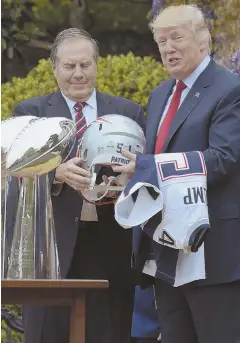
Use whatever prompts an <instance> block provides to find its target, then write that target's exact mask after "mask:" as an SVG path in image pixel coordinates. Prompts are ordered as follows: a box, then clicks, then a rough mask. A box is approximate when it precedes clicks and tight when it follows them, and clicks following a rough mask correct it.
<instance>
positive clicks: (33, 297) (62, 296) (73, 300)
mask: <svg viewBox="0 0 240 343" xmlns="http://www.w3.org/2000/svg"><path fill="white" fill-rule="evenodd" d="M1 284H2V304H28V305H30V304H31V305H40V306H48V305H68V306H70V307H71V318H70V339H69V342H70V343H85V297H86V293H87V292H91V289H96V288H98V289H100V288H102V289H106V288H108V281H105V280H2V282H1Z"/></svg>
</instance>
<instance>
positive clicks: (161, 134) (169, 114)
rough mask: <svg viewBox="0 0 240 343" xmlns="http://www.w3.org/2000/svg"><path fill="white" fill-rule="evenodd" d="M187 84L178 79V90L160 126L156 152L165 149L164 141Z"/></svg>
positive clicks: (158, 152)
mask: <svg viewBox="0 0 240 343" xmlns="http://www.w3.org/2000/svg"><path fill="white" fill-rule="evenodd" d="M186 87H187V86H186V85H185V83H183V81H181V80H180V81H178V83H177V86H176V90H175V92H174V94H173V97H172V99H171V102H170V105H169V108H168V110H167V113H166V115H165V117H164V119H163V122H162V124H161V126H160V129H159V131H158V136H157V140H156V144H155V151H154V154H160V152H161V151H162V149H163V146H164V143H165V141H166V138H167V135H168V132H169V129H170V127H171V123H172V121H173V118H174V117H175V114H176V112H177V110H178V107H179V103H180V99H181V94H182V91H183V90H184V89H185V88H186Z"/></svg>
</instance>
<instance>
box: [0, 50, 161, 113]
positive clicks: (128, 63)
mask: <svg viewBox="0 0 240 343" xmlns="http://www.w3.org/2000/svg"><path fill="white" fill-rule="evenodd" d="M167 78H168V73H167V71H166V70H165V68H164V67H163V66H162V65H161V64H160V63H159V62H157V61H156V60H154V59H153V58H151V57H143V58H142V57H138V56H134V55H133V54H132V53H129V54H127V55H120V56H107V57H105V58H103V57H100V59H99V64H98V81H97V88H98V89H99V90H100V91H101V92H104V93H109V94H113V95H117V96H122V97H125V98H128V99H131V100H133V101H136V102H138V103H140V104H141V105H142V106H143V107H144V108H146V105H147V101H148V97H149V94H150V92H151V90H152V89H153V88H155V87H156V86H157V85H158V84H159V83H161V82H163V81H164V80H166V79H167ZM56 87H57V85H56V81H55V78H54V76H53V73H52V69H51V65H50V62H49V60H45V59H42V60H40V61H39V63H38V65H37V66H36V67H35V68H33V69H32V70H31V71H30V72H29V73H28V75H27V76H26V77H25V78H13V80H12V82H7V83H5V84H3V85H2V119H4V118H7V117H9V116H11V114H12V110H13V108H14V106H15V104H17V103H18V102H20V101H22V100H25V99H28V98H31V97H33V96H37V95H44V94H47V93H50V92H53V91H54V90H55V89H56Z"/></svg>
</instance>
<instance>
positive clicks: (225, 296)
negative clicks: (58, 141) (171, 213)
mask: <svg viewBox="0 0 240 343" xmlns="http://www.w3.org/2000/svg"><path fill="white" fill-rule="evenodd" d="M151 28H152V31H153V35H154V39H155V41H156V43H157V44H158V47H159V51H160V54H161V57H162V61H163V64H164V66H165V67H166V68H167V70H168V72H169V74H170V76H171V78H170V79H169V80H167V81H166V82H164V83H162V84H160V85H159V86H158V87H157V88H156V89H154V90H153V91H152V93H151V96H150V99H149V104H148V114H147V128H146V139H147V149H148V150H147V153H148V154H161V153H178V152H188V151H202V152H203V156H204V159H205V163H206V168H207V198H208V211H209V218H210V225H211V230H210V231H209V232H208V233H207V234H206V236H205V240H204V245H203V246H202V247H201V249H199V251H197V252H190V253H189V254H190V255H189V256H190V258H193V259H194V256H198V255H197V254H200V251H203V255H202V257H201V261H200V262H201V263H200V264H201V265H202V263H204V264H203V265H204V273H202V275H200V274H199V267H198V264H195V265H192V266H191V267H188V269H187V271H188V276H187V277H186V279H185V280H181V285H180V284H179V286H178V287H174V284H176V282H175V281H176V279H177V278H178V276H179V274H180V273H181V268H182V267H184V262H183V261H184V255H183V254H184V253H183V252H182V251H180V250H177V249H172V248H170V247H167V246H164V245H162V244H159V243H156V242H153V241H152V240H151V239H150V238H149V237H148V236H147V234H145V233H144V232H141V242H140V244H139V249H138V252H137V254H136V257H135V263H136V266H138V268H140V269H141V270H142V271H144V273H146V274H150V275H152V276H154V277H151V279H152V281H153V282H154V287H155V295H156V303H157V307H158V311H159V320H160V324H161V337H162V343H237V342H240V79H239V78H238V77H237V76H235V75H233V74H231V73H230V72H229V71H227V70H225V69H224V68H222V67H220V66H218V65H217V64H216V63H215V62H214V61H213V60H212V59H211V57H210V56H209V53H210V44H211V36H210V33H209V31H208V28H207V26H206V24H205V21H204V17H203V14H202V12H201V10H200V9H198V8H197V7H196V6H193V5H179V6H170V7H167V8H165V9H164V10H163V11H162V12H160V13H159V15H158V16H157V17H156V18H155V19H154V20H153V21H152V23H151ZM123 154H124V155H125V156H127V157H129V158H130V159H131V160H132V161H131V162H130V163H129V164H128V165H127V166H124V167H114V168H113V169H114V170H115V171H118V172H119V171H125V172H135V168H137V170H139V168H140V166H141V164H140V161H142V160H143V159H144V158H145V161H146V159H147V157H145V156H144V157H141V156H140V157H137V158H136V156H135V155H134V154H131V153H130V152H125V153H124V152H123ZM152 167H154V166H152ZM144 168H145V169H146V168H147V166H146V164H144ZM178 172H181V173H182V174H181V175H183V176H184V171H183V170H182V171H179V170H178ZM146 173H147V171H145V175H146ZM149 173H150V171H149ZM185 174H186V172H185ZM136 175H137V174H135V178H136ZM185 198H186V197H185ZM185 200H186V201H188V203H191V201H193V200H194V197H193V198H192V199H191V197H190V195H189V197H188V198H186V199H185ZM173 201H174V199H173ZM163 215H164V210H163ZM180 219H181V218H179V225H180ZM175 220H176V218H175ZM177 229H178V228H177V227H176V230H177ZM203 248H204V250H203ZM150 253H151V255H150ZM196 274H198V277H194V275H196ZM189 280H191V281H189ZM145 281H146V280H145Z"/></svg>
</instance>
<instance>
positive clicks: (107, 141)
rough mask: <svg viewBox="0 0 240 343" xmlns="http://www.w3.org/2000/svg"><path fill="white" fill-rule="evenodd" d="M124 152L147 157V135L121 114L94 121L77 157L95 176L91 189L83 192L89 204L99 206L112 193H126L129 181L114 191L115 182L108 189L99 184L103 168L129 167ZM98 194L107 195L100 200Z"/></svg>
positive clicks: (109, 115) (80, 145)
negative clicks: (115, 165)
mask: <svg viewBox="0 0 240 343" xmlns="http://www.w3.org/2000/svg"><path fill="white" fill-rule="evenodd" d="M122 149H124V150H128V151H131V152H133V153H135V154H143V153H145V151H146V140H145V137H144V132H143V130H142V128H141V127H140V126H139V125H138V124H137V123H136V122H135V121H134V120H132V119H130V118H128V117H125V116H122V115H119V114H108V115H105V116H103V117H99V118H97V119H96V120H94V121H93V122H92V123H91V124H90V125H89V127H88V128H87V129H86V131H85V132H84V134H83V136H82V139H81V141H80V143H79V146H78V153H77V154H78V156H79V157H82V158H83V159H84V163H83V168H84V169H87V170H89V171H90V172H91V173H92V182H91V186H90V189H89V190H87V191H84V192H82V194H83V197H84V198H85V199H86V200H87V201H89V202H93V203H95V202H96V201H99V200H101V199H102V198H103V197H104V196H105V195H106V194H107V192H108V191H109V190H118V191H120V190H123V188H124V186H125V185H126V177H123V178H121V179H122V181H120V184H121V185H122V186H120V187H116V186H111V187H110V185H111V181H110V182H109V184H108V185H104V186H97V184H96V179H97V175H98V173H99V171H100V169H101V166H111V165H114V164H119V165H123V164H127V163H129V160H128V159H127V158H125V157H124V156H123V155H122V154H121V151H122ZM112 173H113V172H112ZM113 175H114V173H113ZM98 192H101V193H104V194H103V195H102V196H100V197H98V195H97V193H98ZM98 204H100V203H98Z"/></svg>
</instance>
